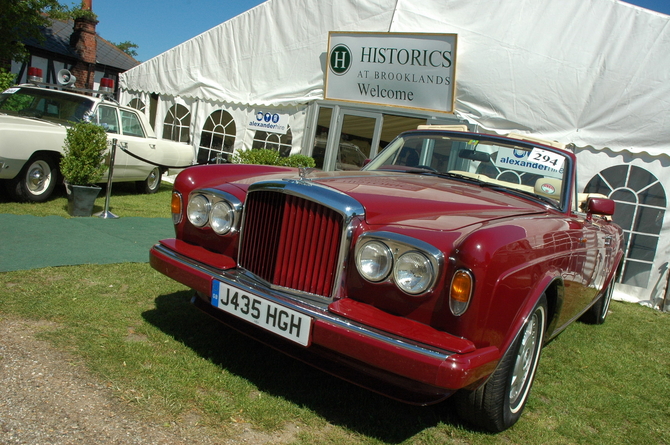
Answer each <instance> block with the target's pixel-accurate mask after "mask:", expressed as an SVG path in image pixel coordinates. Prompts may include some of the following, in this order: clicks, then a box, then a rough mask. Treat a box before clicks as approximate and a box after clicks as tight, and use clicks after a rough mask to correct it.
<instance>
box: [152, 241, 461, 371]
mask: <svg viewBox="0 0 670 445" xmlns="http://www.w3.org/2000/svg"><path fill="white" fill-rule="evenodd" d="M154 250H156V251H158V252H160V253H161V254H162V255H165V256H167V257H169V258H171V259H172V260H174V261H176V262H178V263H180V264H182V265H183V266H185V267H188V268H191V269H195V270H197V271H199V272H201V273H204V274H206V275H209V276H210V278H212V279H216V280H219V281H221V282H224V283H226V284H229V285H231V286H235V287H237V288H240V289H242V290H245V291H247V292H250V293H252V294H255V295H258V296H260V297H263V298H267V299H268V300H270V301H272V302H274V303H277V304H280V305H282V306H286V307H288V308H290V309H293V310H295V311H298V312H301V313H303V314H305V315H308V316H310V317H313V318H314V319H317V320H320V321H324V322H327V323H330V324H332V325H335V326H337V327H339V328H342V329H346V330H349V331H352V332H355V333H357V334H359V335H362V336H365V337H368V338H371V339H374V340H378V341H381V342H383V343H386V344H388V345H391V346H395V347H397V348H401V349H404V350H406V351H409V352H412V353H416V354H421V355H424V356H426V357H430V358H433V359H436V360H442V361H444V360H446V359H447V358H448V357H450V356H452V355H454V354H455V353H454V352H452V351H445V350H440V349H436V348H431V347H430V346H427V345H421V344H414V343H409V342H407V341H405V340H403V339H401V338H400V337H396V336H393V335H391V334H388V333H385V332H382V331H378V330H375V329H373V328H370V327H367V326H364V325H362V324H359V323H356V322H354V321H353V320H349V319H346V318H344V317H341V316H339V315H336V314H332V313H330V312H327V307H318V306H312V305H309V304H307V303H305V302H302V301H298V300H294V299H292V298H291V296H290V295H289V294H287V293H280V292H278V291H276V290H274V291H273V292H272V293H271V292H269V291H270V289H268V288H267V287H263V286H262V285H261V284H260V283H254V282H253V281H252V280H251V279H250V278H249V276H247V275H245V274H244V273H243V272H239V271H237V270H234V271H220V270H217V269H215V268H212V267H209V266H206V265H204V264H202V263H198V262H196V261H193V260H192V259H190V258H188V257H186V256H184V255H181V254H179V253H177V252H175V251H173V250H171V249H169V248H167V247H165V246H162V245H160V244H156V245H155V246H154Z"/></svg>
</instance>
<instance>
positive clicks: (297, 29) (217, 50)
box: [120, 0, 395, 105]
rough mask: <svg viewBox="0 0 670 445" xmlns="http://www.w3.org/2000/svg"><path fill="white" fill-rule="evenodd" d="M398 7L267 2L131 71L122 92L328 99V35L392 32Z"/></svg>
mask: <svg viewBox="0 0 670 445" xmlns="http://www.w3.org/2000/svg"><path fill="white" fill-rule="evenodd" d="M394 5H395V1H391V0H377V1H365V2H357V1H334V0H333V1H322V0H320V1H318V2H314V1H311V0H289V1H276V0H274V1H268V2H265V3H262V4H261V5H259V6H257V7H256V8H253V9H251V10H249V11H247V12H245V13H243V14H241V15H239V16H237V17H235V18H233V19H232V20H229V21H227V22H225V23H222V24H221V25H219V26H216V27H214V28H212V29H211V30H209V31H207V32H205V33H203V34H200V35H199V36H196V37H194V38H193V39H191V40H189V41H187V42H185V43H183V44H181V45H179V46H177V47H175V48H173V49H171V50H169V51H167V52H165V53H163V54H161V55H159V56H157V57H155V58H153V59H151V60H149V61H147V62H145V63H143V64H142V65H140V66H138V67H137V68H135V69H132V70H129V71H127V72H126V73H125V74H124V76H123V77H122V79H121V81H120V87H121V88H122V89H124V90H128V91H135V92H138V91H150V92H155V93H160V94H166V95H169V96H173V97H199V98H203V99H207V100H211V101H221V102H227V103H242V104H251V105H294V104H298V103H305V102H309V101H311V100H314V99H319V98H322V97H323V77H324V71H323V70H324V68H323V66H324V64H325V56H324V57H322V55H323V53H324V51H325V50H326V42H327V40H328V31H329V30H332V29H347V30H354V31H371V30H379V29H380V27H381V28H382V29H383V30H384V31H386V30H388V26H389V23H390V21H391V17H392V15H393V7H394Z"/></svg>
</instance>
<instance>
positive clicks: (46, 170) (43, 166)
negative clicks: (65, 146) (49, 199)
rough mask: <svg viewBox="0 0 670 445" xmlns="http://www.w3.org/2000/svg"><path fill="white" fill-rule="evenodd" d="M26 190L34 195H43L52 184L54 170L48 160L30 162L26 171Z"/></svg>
mask: <svg viewBox="0 0 670 445" xmlns="http://www.w3.org/2000/svg"><path fill="white" fill-rule="evenodd" d="M25 179H26V190H27V191H28V193H30V194H32V195H41V194H42V193H44V192H45V191H46V190H47V189H48V188H49V185H50V184H51V179H52V172H51V167H50V166H49V163H48V162H46V161H42V160H39V161H35V162H33V163H32V164H30V167H29V168H28V173H26V178H25Z"/></svg>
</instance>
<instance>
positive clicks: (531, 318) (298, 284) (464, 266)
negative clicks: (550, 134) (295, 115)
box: [150, 129, 623, 431]
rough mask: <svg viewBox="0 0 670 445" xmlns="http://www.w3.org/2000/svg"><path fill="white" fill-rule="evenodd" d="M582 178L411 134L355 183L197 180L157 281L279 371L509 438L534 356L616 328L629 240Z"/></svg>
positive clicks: (175, 199) (180, 203)
mask: <svg viewBox="0 0 670 445" xmlns="http://www.w3.org/2000/svg"><path fill="white" fill-rule="evenodd" d="M575 166H576V159H575V155H574V154H573V153H572V152H571V151H570V150H567V149H564V148H560V147H556V146H552V145H551V144H546V143H540V142H537V141H532V140H525V139H524V138H523V137H500V136H493V135H486V134H475V133H464V132H458V131H451V130H446V129H419V130H416V131H410V132H406V133H402V134H400V135H399V136H398V137H397V138H396V139H395V140H394V141H392V142H391V143H390V144H389V145H388V146H387V147H386V148H385V149H384V150H383V151H382V152H381V153H380V154H379V155H378V156H377V157H376V158H375V159H373V160H372V161H371V162H369V163H368V164H367V165H366V166H365V167H364V168H363V169H362V170H361V171H341V172H320V171H319V172H317V171H310V170H305V169H301V170H296V169H291V168H285V167H270V166H257V165H209V166H195V167H190V168H188V169H186V170H184V171H183V172H182V173H181V174H180V175H179V176H178V178H177V180H176V182H175V185H174V191H173V194H172V218H173V222H174V226H175V232H176V236H175V238H174V239H166V240H162V241H160V242H159V243H158V244H157V245H155V246H154V247H153V248H152V250H151V255H150V257H151V265H152V267H154V268H155V269H156V270H158V271H160V272H161V273H163V274H165V275H167V276H168V277H171V278H173V279H175V280H177V281H178V282H180V283H183V284H184V285H186V286H189V287H191V288H193V289H194V291H195V295H194V298H193V303H194V304H195V305H196V306H197V307H198V308H200V309H202V310H203V311H205V312H207V313H209V314H211V315H213V316H214V317H216V318H217V319H219V320H220V321H223V322H224V323H226V324H228V325H229V326H232V327H233V328H235V329H238V330H240V331H242V332H244V333H246V334H248V335H251V336H252V337H255V338H257V339H259V340H260V341H262V342H264V343H266V344H269V345H271V346H273V347H275V348H277V349H279V350H281V351H284V352H286V353H287V354H290V355H292V356H294V357H296V358H299V359H301V360H304V361H306V362H308V363H310V364H313V365H315V366H317V367H319V368H321V369H323V370H325V371H327V372H330V373H332V374H335V375H338V376H340V377H342V378H344V379H346V380H349V381H351V382H354V383H357V384H359V385H362V386H365V387H367V388H369V389H371V390H374V391H377V392H380V393H383V394H385V395H388V396H390V397H393V398H396V399H398V400H402V401H406V402H409V403H416V404H429V403H435V402H439V401H442V400H444V399H446V398H447V397H449V396H451V395H455V396H456V397H455V400H456V403H457V407H458V412H459V414H460V415H461V416H462V417H463V418H464V419H466V420H467V421H469V422H471V423H472V424H474V425H475V426H476V427H479V428H483V429H486V430H490V431H502V430H504V429H506V428H508V427H510V426H511V425H513V424H514V423H515V422H516V421H517V420H518V418H519V417H520V416H521V412H522V411H523V408H524V405H525V403H526V400H527V399H528V394H529V392H530V388H531V385H532V383H533V379H534V376H535V371H536V369H537V365H538V362H539V359H540V351H541V348H542V346H543V345H544V344H545V343H546V342H547V341H548V340H550V339H551V338H552V337H554V336H556V335H557V334H558V333H559V332H561V331H562V330H563V329H565V328H566V326H568V325H569V324H570V323H571V322H573V321H575V320H577V319H579V318H582V319H583V320H587V321H591V322H593V323H596V324H599V323H602V322H603V321H604V320H605V317H606V316H607V312H608V306H609V302H610V299H611V295H612V289H613V286H614V281H615V278H616V274H617V270H618V265H619V264H620V262H621V259H622V255H623V252H622V247H621V246H622V231H621V229H620V228H619V227H618V226H617V225H615V224H613V223H612V222H610V218H608V216H609V215H612V214H613V213H614V202H613V201H611V200H609V199H606V198H605V197H602V196H582V195H581V194H579V193H577V190H576V188H575V176H576V171H575Z"/></svg>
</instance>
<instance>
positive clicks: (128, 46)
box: [112, 40, 139, 57]
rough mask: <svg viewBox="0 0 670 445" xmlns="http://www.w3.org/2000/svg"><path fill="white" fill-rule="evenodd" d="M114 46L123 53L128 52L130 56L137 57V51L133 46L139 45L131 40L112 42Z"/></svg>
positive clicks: (137, 46)
mask: <svg viewBox="0 0 670 445" xmlns="http://www.w3.org/2000/svg"><path fill="white" fill-rule="evenodd" d="M112 44H114V46H116V47H117V48H118V49H120V50H121V51H123V52H124V53H126V54H128V55H129V56H130V57H137V51H135V48H139V45H137V44H136V43H133V42H129V41H127V40H126V41H125V42H121V43H114V42H112Z"/></svg>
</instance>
